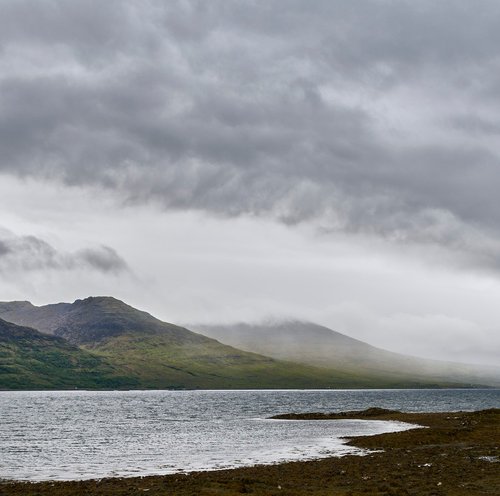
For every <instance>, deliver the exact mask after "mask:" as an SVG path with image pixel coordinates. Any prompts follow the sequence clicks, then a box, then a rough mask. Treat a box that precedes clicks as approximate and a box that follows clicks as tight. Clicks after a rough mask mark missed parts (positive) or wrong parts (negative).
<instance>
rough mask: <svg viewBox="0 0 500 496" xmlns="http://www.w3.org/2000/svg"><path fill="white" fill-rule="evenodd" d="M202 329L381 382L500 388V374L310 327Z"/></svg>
mask: <svg viewBox="0 0 500 496" xmlns="http://www.w3.org/2000/svg"><path fill="white" fill-rule="evenodd" d="M198 329H199V330H200V332H202V333H203V334H206V335H207V336H211V337H213V338H214V339H219V340H220V341H222V342H224V343H227V344H229V345H231V346H236V347H238V348H241V349H244V350H247V351H252V352H254V353H262V354H264V355H267V356H271V357H273V358H276V359H279V360H290V361H294V362H297V363H302V364H307V365H312V366H315V367H322V368H326V369H334V370H343V371H344V372H345V373H348V374H352V375H357V376H363V377H371V378H372V379H373V380H379V381H382V382H388V383H399V384H407V383H409V382H410V383H421V384H429V383H434V384H441V385H442V384H449V385H453V384H455V385H456V384H458V383H460V384H464V385H481V384H489V385H496V386H498V385H500V369H497V370H494V369H493V368H489V369H488V368H486V367H483V368H481V367H477V366H470V365H465V364H454V363H448V362H442V361H437V360H425V359H421V358H416V357H410V356H405V355H401V354H399V353H393V352H389V351H386V350H383V349H380V348H376V347H374V346H371V345H369V344H367V343H364V342H362V341H358V340H356V339H353V338H350V337H348V336H345V335H343V334H341V333H338V332H336V331H333V330H331V329H328V328H326V327H323V326H319V325H316V324H312V323H307V322H284V323H279V324H274V325H273V324H271V325H248V324H235V325H228V326H199V327H198Z"/></svg>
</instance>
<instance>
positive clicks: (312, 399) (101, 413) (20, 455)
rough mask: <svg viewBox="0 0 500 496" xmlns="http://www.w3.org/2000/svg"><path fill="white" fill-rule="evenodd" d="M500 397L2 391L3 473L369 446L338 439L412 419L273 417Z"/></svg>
mask: <svg viewBox="0 0 500 496" xmlns="http://www.w3.org/2000/svg"><path fill="white" fill-rule="evenodd" d="M499 405H500V390H444V391H443V390H433V391H430V390H378V391H376V390H364V391H363V390H355V391H332V390H328V391H317V390H310V391H100V392H96V391H64V392H57V391H55V392H54V391H51V392H47V391H46V392H0V478H8V479H25V480H50V479H53V480H55V479H61V480H69V479H86V478H101V477H108V476H131V475H149V474H167V473H174V472H179V471H191V470H209V469H217V468H227V467H236V466H243V465H254V464H257V463H274V462H279V461H285V460H298V459H300V460H303V459H312V458H318V457H324V456H335V455H342V454H346V453H358V454H363V453H364V452H363V451H362V450H359V449H357V448H352V447H349V446H345V445H344V444H343V443H342V440H341V439H340V438H341V437H349V436H356V435H364V434H376V433H382V432H390V431H396V430H403V429H406V428H408V425H407V424H402V423H397V422H380V421H364V420H332V421H276V420H266V417H268V416H270V415H275V414H278V413H287V412H306V411H324V412H329V411H345V410H352V409H363V408H367V407H370V406H380V407H384V408H396V409H400V410H405V411H447V410H476V409H481V408H489V407H498V406H499Z"/></svg>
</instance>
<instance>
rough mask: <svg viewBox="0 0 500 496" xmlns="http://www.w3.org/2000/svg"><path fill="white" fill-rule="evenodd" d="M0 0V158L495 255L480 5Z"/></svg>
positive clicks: (146, 191) (129, 193)
mask: <svg viewBox="0 0 500 496" xmlns="http://www.w3.org/2000/svg"><path fill="white" fill-rule="evenodd" d="M0 9H1V11H2V12H1V15H0V149H1V150H2V157H1V160H0V170H2V171H3V172H7V173H16V174H20V175H29V176H31V175H39V176H43V177H54V178H57V179H58V180H62V181H65V182H66V183H68V184H76V185H82V184H83V185H92V184H98V185H103V186H105V187H108V188H110V189H113V190H115V191H116V192H118V193H119V194H121V195H123V196H124V197H125V198H126V199H127V200H129V201H132V202H133V201H137V202H142V201H149V200H151V199H153V200H154V201H159V202H160V203H161V204H162V205H163V206H164V207H165V208H172V209H199V210H204V211H208V212H211V213H215V214H218V215H226V216H233V215H241V214H250V215H263V216H270V217H273V218H278V219H280V220H282V221H284V222H287V223H297V222H302V221H308V220H314V221H317V222H319V223H321V224H322V225H323V226H324V227H325V229H331V230H343V231H355V232H362V233H366V232H368V233H373V234H375V235H379V236H380V235H381V236H384V237H387V238H389V239H392V240H395V241H398V242H404V243H415V242H417V243H431V244H433V243H437V244H446V245H448V246H450V247H452V248H453V249H455V250H457V251H461V250H462V251H464V253H468V254H470V256H473V255H474V254H476V255H477V259H478V261H479V262H480V263H481V264H483V259H484V256H485V255H484V254H485V253H488V254H489V253H490V251H491V250H492V251H493V252H494V251H495V249H496V248H492V246H493V245H494V244H495V242H496V240H497V239H498V238H500V232H499V230H498V225H500V195H498V193H497V190H498V183H499V177H500V173H499V172H498V165H497V164H498V144H496V143H495V142H494V140H492V137H495V134H496V132H497V130H498V128H499V126H500V124H499V120H498V115H500V114H499V111H500V108H499V107H500V104H499V103H498V101H497V100H495V99H494V98H493V95H494V94H495V91H498V87H500V85H499V84H497V83H499V79H498V76H497V74H499V73H500V57H499V56H498V46H500V30H498V26H497V20H498V18H499V15H500V4H499V3H498V2H496V1H493V0H492V1H487V0H484V1H480V2H477V3H474V4H472V3H471V2H469V1H460V0H456V1H451V0H450V1H442V2H434V1H419V2H413V1H411V2H410V1H404V0H402V1H399V2H393V1H390V0H378V1H376V0H373V1H364V2H358V1H353V2H345V1H333V2H332V1H325V2H319V1H318V2H312V3H311V2H292V1H290V2H286V3H284V2H277V1H276V2H272V1H271V2H231V1H223V2H217V1H213V2H201V1H200V2H196V1H191V2H189V1H184V2H167V3H166V2H159V1H157V2H156V1H145V2H133V1H130V2H115V1H109V2H95V1H94V2H89V1H85V2H84V1H70V2H63V1H36V2H35V1H20V0H15V1H12V2H8V1H4V2H2V5H1V6H0ZM477 233H479V235H477ZM483 238H484V239H483ZM486 239H487V240H488V242H486V241H485V240H486ZM488 243H490V244H488ZM491 243H493V245H491ZM49 258H50V257H49ZM486 258H487V259H488V260H489V255H488V256H487V257H486ZM495 260H496V258H495ZM495 263H496V262H495ZM487 265H489V264H487Z"/></svg>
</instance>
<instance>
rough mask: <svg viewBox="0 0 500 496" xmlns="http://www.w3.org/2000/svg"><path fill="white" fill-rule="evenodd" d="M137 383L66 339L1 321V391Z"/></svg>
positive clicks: (100, 386)
mask: <svg viewBox="0 0 500 496" xmlns="http://www.w3.org/2000/svg"><path fill="white" fill-rule="evenodd" d="M136 383H137V381H136V380H133V379H131V378H125V377H123V376H120V373H119V371H117V370H116V369H115V368H114V367H113V366H112V365H110V364H109V363H106V361H105V360H103V359H102V358H100V357H98V356H96V355H93V354H91V353H88V352H86V351H85V350H81V349H79V348H78V347H76V346H73V345H71V344H70V343H68V342H67V341H65V340H64V339H61V338H58V337H54V336H47V335H45V334H42V333H40V332H38V331H36V330H34V329H30V328H28V327H21V326H17V325H15V324H11V323H9V322H6V321H4V320H1V319H0V389H73V388H89V389H98V388H115V387H124V386H134V385H135V384H136Z"/></svg>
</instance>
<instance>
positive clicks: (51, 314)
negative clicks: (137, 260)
mask: <svg viewBox="0 0 500 496" xmlns="http://www.w3.org/2000/svg"><path fill="white" fill-rule="evenodd" d="M0 318H2V319H4V320H7V321H9V322H13V323H14V324H18V325H22V326H28V327H32V328H34V329H37V330H36V331H35V330H34V329H26V327H24V328H23V329H25V330H24V331H23V332H24V334H22V335H21V334H19V332H17V333H16V332H13V331H12V329H11V330H10V331H9V333H4V334H2V335H1V336H0V337H1V342H0V344H1V345H2V346H3V349H5V350H8V353H7V354H5V353H4V355H5V356H6V357H8V359H9V360H10V362H11V363H15V364H16V367H13V366H10V365H8V366H4V365H3V364H2V366H3V368H0V374H3V379H2V382H0V385H1V387H3V388H13V389H15V388H48V389H50V388H55V387H88V388H108V387H130V388H152V389H154V388H158V389H166V388H174V389H175V388H202V389H203V388H205V389H206V388H215V389H220V388H235V389H237V388H356V387H357V388H363V387H368V388H370V387H372V388H373V387H445V386H451V387H457V386H476V385H494V384H496V383H495V382H494V379H492V378H491V377H489V376H487V375H484V374H483V375H481V374H479V373H478V372H477V370H475V369H467V368H456V366H450V365H449V364H444V363H442V362H431V361H426V360H421V359H416V358H411V357H405V356H403V355H398V354H396V353H391V352H388V351H384V350H380V349H378V348H374V347H373V346H370V345H368V344H366V343H363V342H361V341H357V340H354V339H352V338H349V337H348V336H345V335H342V334H340V333H336V332H334V331H331V330H330V329H327V328H325V327H321V326H316V325H313V324H305V323H298V322H292V323H286V324H281V325H274V326H267V327H266V326H260V327H254V326H249V325H236V326H228V327H223V326H215V327H209V326H206V327H203V328H202V332H203V334H206V335H203V334H199V333H196V332H193V331H191V330H189V329H186V328H184V327H180V326H177V325H174V324H170V323H166V322H162V321H161V320H158V319H157V318H155V317H153V316H152V315H150V314H148V313H147V312H143V311H140V310H137V309H135V308H133V307H131V306H129V305H127V304H125V303H124V302H122V301H120V300H117V299H115V298H112V297H89V298H86V299H83V300H76V301H75V302H74V303H72V304H71V303H58V304H54V305H45V306H41V307H37V306H35V305H32V304H31V303H29V302H26V301H23V302H5V303H0ZM4 325H7V324H4ZM13 329H15V328H13ZM17 329H19V328H17ZM42 333H43V334H42ZM219 341H220V342H219ZM41 342H43V343H46V345H44V346H40V343H41ZM223 343H224V344H223ZM49 345H50V346H49ZM51 347H52V348H51ZM56 348H57V352H56V351H54V350H55V349H56ZM30 350H36V360H37V361H38V362H39V363H40V364H45V363H46V364H47V367H46V368H45V369H44V368H43V367H44V366H39V365H37V366H33V361H32V358H31V355H30ZM243 350H245V351H243ZM63 351H64V352H63ZM65 353H66V355H67V354H68V353H69V354H72V358H71V360H69V359H67V358H65V357H66V355H64V354H65ZM68 360H69V361H68ZM78 360H80V361H85V360H87V362H85V363H88V364H91V365H89V367H83V366H82V367H80V366H78V363H79V362H78ZM2 361H3V360H2ZM68 363H69V364H70V365H71V367H73V365H72V364H77V365H75V367H76V369H77V370H85V371H88V370H91V372H92V374H93V375H92V377H93V382H92V380H90V379H89V378H86V379H85V380H84V379H83V378H82V377H83V376H78V375H77V376H75V375H74V373H73V371H72V369H71V367H70V368H69V369H68V370H69V371H70V373H68V374H66V375H65V370H66V365H68ZM6 367H7V368H6ZM9 367H10V368H9ZM450 367H451V368H450ZM453 367H455V368H453ZM73 368H74V367H73ZM42 369H43V371H42V372H43V373H42V375H41V376H40V377H38V376H37V374H38V372H37V371H39V370H42ZM70 369H71V370H70ZM16 370H17V371H18V372H16ZM6 371H7V372H6ZM26 371H28V372H26ZM16 374H17V375H16ZM52 376H54V378H55V379H54V381H53V382H51V380H50V377H52ZM61 376H65V379H66V380H65V381H64V382H62V383H61V381H60V380H59V378H60V377H61ZM16 377H17V379H16ZM20 377H23V379H22V380H21V379H19V378H20ZM27 378H28V379H29V380H28V379H27ZM30 380H31V382H30ZM498 383H500V380H499V381H498Z"/></svg>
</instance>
